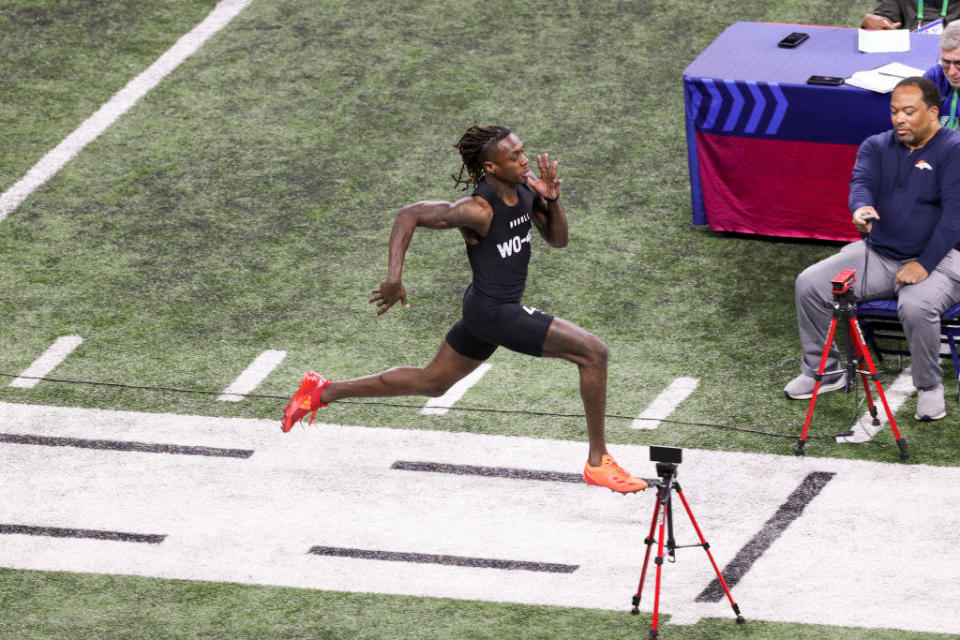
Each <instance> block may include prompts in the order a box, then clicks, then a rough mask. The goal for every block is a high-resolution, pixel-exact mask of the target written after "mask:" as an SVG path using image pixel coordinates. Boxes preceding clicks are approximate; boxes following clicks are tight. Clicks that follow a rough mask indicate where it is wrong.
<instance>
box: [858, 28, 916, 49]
mask: <svg viewBox="0 0 960 640" xmlns="http://www.w3.org/2000/svg"><path fill="white" fill-rule="evenodd" d="M857 48H858V49H859V50H860V51H862V52H863V53H889V52H893V51H910V31H908V30H907V29H858V30H857Z"/></svg>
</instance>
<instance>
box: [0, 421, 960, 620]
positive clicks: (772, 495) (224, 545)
mask: <svg viewBox="0 0 960 640" xmlns="http://www.w3.org/2000/svg"><path fill="white" fill-rule="evenodd" d="M331 413H334V412H329V413H327V414H325V415H330V414H331ZM4 434H7V436H6V437H5V438H0V486H2V487H4V499H3V500H0V524H3V525H5V527H6V533H3V534H2V535H0V566H3V567H11V568H19V569H35V570H48V571H71V572H92V573H107V574H135V575H144V576H153V577H162V578H181V579H191V580H213V581H230V582H239V583H246V584H270V585H285V586H293V587H302V588H311V589H326V590H337V591H355V592H366V593H396V594H408V595H417V596H430V597H448V598H458V599H479V600H490V601H499V602H519V603H528V604H544V605H555V606H564V607H584V608H596V609H613V610H620V611H623V612H624V613H623V615H624V616H625V618H624V620H625V621H626V620H629V619H630V618H629V616H628V614H627V613H626V612H627V611H628V610H629V608H630V600H631V596H632V595H633V594H634V593H635V592H636V588H637V580H638V579H639V575H640V568H641V566H642V562H643V552H644V545H643V538H644V536H645V535H646V534H647V531H648V528H649V526H650V519H651V514H652V510H653V500H654V496H655V494H654V493H653V492H652V491H647V492H645V493H642V494H637V495H632V496H626V497H622V496H618V495H614V494H612V493H610V492H609V491H606V490H604V489H599V488H597V487H588V486H585V485H583V484H579V483H571V482H549V481H541V480H533V479H528V480H524V479H515V478H511V477H492V476H491V477H488V476H477V475H457V474H451V473H437V472H424V471H416V470H409V469H402V470H401V469H399V468H391V467H392V465H393V464H394V463H395V462H396V461H398V460H407V461H433V462H437V463H442V464H444V465H447V466H465V465H471V466H473V468H480V469H485V468H512V469H530V470H535V471H536V470H543V471H558V472H565V473H568V474H569V473H576V472H578V471H579V470H580V469H581V468H582V465H583V460H584V457H585V455H586V452H587V446H586V443H585V442H570V441H554V440H538V439H534V438H515V437H505V436H489V435H482V434H471V433H449V432H442V431H435V430H407V429H384V428H367V427H348V426H339V425H334V424H319V425H315V426H314V427H310V428H297V429H295V430H293V431H291V432H290V433H287V434H283V433H281V431H280V429H279V423H278V421H276V420H252V419H236V418H234V419H228V418H212V417H200V416H188V415H175V414H147V413H138V412H130V411H103V410H96V409H78V408H62V407H49V406H32V405H21V404H11V403H0V435H4ZM9 434H19V435H18V436H16V437H11V436H10V435H9ZM80 438H91V439H99V440H101V441H102V440H109V441H111V442H117V441H129V442H140V443H151V444H164V443H167V444H176V445H181V446H187V447H197V448H203V447H220V448H222V447H232V448H238V449H243V450H248V451H253V454H252V455H250V456H249V457H213V456H206V455H172V454H166V453H157V452H147V450H146V449H144V450H142V451H136V450H133V451H131V450H119V449H118V450H107V449H98V448H90V447H87V448H81V447H79V446H70V445H69V444H68V441H69V440H70V439H80ZM44 440H47V441H52V442H58V443H59V444H58V445H57V446H45V445H43V444H42V442H43V441H44ZM31 442H33V444H31ZM612 453H613V454H614V455H615V456H616V458H617V460H618V462H620V463H621V464H623V465H624V466H625V467H626V468H627V469H629V470H631V471H632V472H634V473H636V474H638V475H641V476H642V475H653V474H654V473H655V470H654V466H653V464H652V463H651V462H649V457H648V454H649V452H648V449H647V448H646V447H640V446H627V445H618V446H615V447H613V448H612ZM891 455H892V454H891ZM683 459H684V461H683V463H682V464H681V465H680V469H679V476H678V478H679V479H680V480H682V483H683V489H684V493H685V495H686V498H687V500H688V501H689V504H690V506H691V509H692V510H693V512H694V515H695V517H696V519H697V522H698V524H699V526H700V528H701V530H702V531H703V534H704V536H705V538H706V539H707V541H708V542H709V543H710V549H711V553H713V555H714V558H715V559H716V561H717V563H718V564H719V565H720V567H721V568H723V567H725V566H726V565H727V564H728V563H730V562H731V561H732V560H733V558H734V557H735V556H736V555H737V553H738V552H739V550H740V549H742V548H744V547H745V546H747V545H748V544H749V543H750V541H751V540H753V539H754V538H755V536H756V535H757V533H758V532H761V531H762V530H764V527H765V523H767V522H768V520H769V519H771V517H772V516H774V514H775V513H777V512H778V509H780V508H781V506H782V505H784V504H785V502H786V501H787V499H788V497H789V496H790V495H791V494H792V493H793V492H795V491H796V490H797V488H798V487H799V486H800V484H801V483H802V482H803V481H804V478H806V477H807V476H808V475H809V474H811V473H814V472H821V473H832V474H834V475H833V476H832V478H831V480H830V481H829V482H828V483H827V484H826V486H825V487H824V488H823V490H822V491H821V492H820V493H819V494H818V495H817V496H816V497H815V498H813V499H812V500H811V501H810V502H809V504H808V505H807V506H806V507H805V508H804V510H803V512H802V513H801V514H800V515H799V517H797V518H796V520H795V521H793V522H792V523H791V524H790V525H789V526H788V527H787V528H786V529H785V530H784V531H783V532H782V534H781V535H780V536H779V537H778V538H776V540H775V541H773V542H772V544H770V545H769V547H768V548H766V550H765V551H764V552H763V554H762V555H761V556H760V557H759V558H757V559H756V561H755V562H754V563H753V564H752V566H751V568H750V569H749V571H748V572H747V573H745V574H744V576H743V577H742V579H741V580H740V582H739V583H738V584H736V586H734V587H733V596H734V599H735V600H736V601H737V603H738V604H739V605H740V608H741V610H742V612H743V614H744V616H745V617H746V618H747V621H748V624H749V621H751V620H771V621H783V622H799V623H807V624H828V625H843V626H859V627H868V628H895V629H907V630H916V631H927V632H932V633H941V634H943V633H956V632H958V631H960V610H958V609H957V606H956V597H955V596H956V585H957V584H960V552H958V549H957V545H955V544H952V543H951V541H952V540H955V538H956V531H957V529H958V528H960V509H957V505H958V504H960V469H956V468H949V467H931V466H925V465H922V464H910V465H904V464H898V463H895V462H890V463H877V462H863V461H855V460H838V459H830V458H814V457H810V456H806V457H797V456H794V455H792V452H786V453H785V454H784V455H781V456H775V455H767V454H742V453H731V452H716V451H700V450H695V449H687V450H685V451H684V456H683ZM78 488H79V489H82V490H78ZM674 515H675V520H676V539H677V543H678V544H679V545H685V544H691V543H695V542H696V534H695V532H694V531H693V530H692V527H691V525H690V522H689V518H688V517H687V516H686V513H685V512H684V510H683V509H679V510H674ZM918 523H921V524H922V526H918ZM30 528H39V529H43V528H47V529H60V530H62V529H74V530H85V531H105V532H122V533H124V534H130V535H140V536H165V537H164V538H163V539H162V542H159V543H155V544H144V543H137V542H133V541H118V540H111V539H91V538H89V537H84V538H76V537H73V538H70V537H66V538H64V537H54V536H50V535H31V534H29V533H26V531H29V530H30ZM18 531H22V532H21V533H18ZM905 532H908V536H907V537H908V539H909V546H910V549H914V550H920V551H917V552H916V553H906V554H905V553H904V535H905ZM318 547H325V548H333V549H344V550H353V551H358V552H360V553H361V555H362V553H367V552H374V554H381V555H382V556H384V557H386V558H401V557H404V556H408V557H424V556H429V557H437V556H444V557H449V556H453V557H456V558H474V559H498V560H503V561H522V562H528V563H559V564H563V565H567V566H573V565H576V567H577V568H576V570H575V571H573V572H572V573H551V572H542V571H524V570H508V569H502V568H489V567H482V566H450V565H444V564H437V563H429V562H428V563H422V562H404V561H399V560H386V559H367V558H363V557H342V556H336V555H317V554H316V553H311V550H312V549H315V548H318ZM651 566H652V562H651ZM714 577H715V574H714V573H713V569H712V567H711V566H710V564H709V561H708V560H707V558H706V554H705V553H704V551H703V550H702V549H700V548H696V547H694V548H682V549H678V550H677V562H676V564H674V563H665V564H664V566H663V586H662V593H661V601H660V603H661V611H662V612H663V613H665V614H670V615H671V616H673V618H672V621H673V623H675V624H676V623H679V622H681V621H683V622H686V623H691V622H694V621H696V620H697V619H698V618H699V617H701V616H707V617H717V618H721V619H727V620H729V624H730V625H731V626H733V625H734V624H735V623H734V621H733V614H732V611H731V610H730V607H729V604H728V603H727V602H726V599H725V598H724V599H723V600H721V601H720V602H696V598H697V596H698V594H699V593H700V592H701V591H702V590H703V589H704V588H705V587H706V586H707V585H708V584H709V583H710V581H711V580H713V579H714ZM648 578H649V576H648ZM651 596H652V585H651V583H650V582H648V584H647V586H646V587H645V589H644V599H643V600H642V601H641V603H640V608H641V610H643V611H650V610H651V608H652V598H651ZM837 603H842V606H837ZM891 603H896V604H895V605H893V606H892V605H891ZM643 632H644V633H645V631H643Z"/></svg>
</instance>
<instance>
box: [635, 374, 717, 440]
mask: <svg viewBox="0 0 960 640" xmlns="http://www.w3.org/2000/svg"><path fill="white" fill-rule="evenodd" d="M699 384H700V380H698V379H697V378H677V379H675V380H674V381H673V382H671V383H670V384H669V385H667V388H666V389H664V390H663V391H661V392H660V395H658V396H657V397H656V398H654V399H653V402H652V403H650V406H649V407H647V408H646V409H644V410H643V413H641V414H640V415H639V416H637V418H636V419H635V420H634V421H633V422H631V423H630V428H631V429H656V428H657V427H659V426H660V421H661V420H663V419H664V418H666V417H667V416H669V415H670V414H671V413H673V412H674V411H675V410H676V408H677V407H679V406H680V403H681V402H683V401H684V400H686V399H687V398H688V397H690V394H691V393H693V392H694V391H695V390H696V388H697V386H698V385H699Z"/></svg>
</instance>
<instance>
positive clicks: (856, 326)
mask: <svg viewBox="0 0 960 640" xmlns="http://www.w3.org/2000/svg"><path fill="white" fill-rule="evenodd" d="M850 327H851V331H850V333H851V337H852V338H853V339H855V340H856V341H857V342H858V344H859V345H860V348H861V349H862V350H863V359H864V360H865V361H866V363H867V370H868V371H869V372H870V375H871V377H872V378H873V384H874V385H875V386H876V387H877V395H878V396H880V402H881V403H882V404H883V410H884V411H886V413H887V420H889V421H890V430H891V431H893V437H894V438H896V439H897V447H898V448H899V449H900V459H901V460H907V459H908V458H909V457H910V454H909V453H908V452H907V440H906V438H904V437H902V436H901V435H900V430H899V429H898V428H897V422H896V420H894V419H893V412H892V411H890V405H889V404H887V396H886V394H885V393H884V392H883V384H881V383H880V375H879V374H878V373H877V368H876V367H875V366H874V364H873V358H871V357H870V352H869V351H868V350H867V345H866V344H865V343H864V341H863V333H862V332H861V331H860V323H859V322H857V319H856V317H853V318H850Z"/></svg>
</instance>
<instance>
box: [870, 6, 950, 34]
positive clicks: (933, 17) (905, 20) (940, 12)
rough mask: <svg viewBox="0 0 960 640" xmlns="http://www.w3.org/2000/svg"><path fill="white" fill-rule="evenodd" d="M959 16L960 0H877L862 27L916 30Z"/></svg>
mask: <svg viewBox="0 0 960 640" xmlns="http://www.w3.org/2000/svg"><path fill="white" fill-rule="evenodd" d="M918 16H919V17H920V19H919V20H918V19H917V17H918ZM957 18H960V0H877V6H876V7H874V9H873V13H868V14H867V15H865V16H864V17H863V22H862V23H861V24H860V27H861V28H862V29H910V30H911V31H916V30H917V29H921V28H923V27H927V26H929V25H930V24H931V23H934V22H936V21H938V20H942V21H943V24H944V26H946V25H947V24H949V23H951V22H953V21H954V20H956V19H957Z"/></svg>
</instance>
